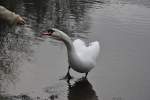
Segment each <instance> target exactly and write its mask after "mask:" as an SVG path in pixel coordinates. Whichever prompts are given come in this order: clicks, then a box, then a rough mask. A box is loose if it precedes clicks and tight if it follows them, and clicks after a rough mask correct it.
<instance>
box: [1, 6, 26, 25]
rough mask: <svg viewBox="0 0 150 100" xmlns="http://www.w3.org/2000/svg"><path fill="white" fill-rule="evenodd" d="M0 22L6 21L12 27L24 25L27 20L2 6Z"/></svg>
mask: <svg viewBox="0 0 150 100" xmlns="http://www.w3.org/2000/svg"><path fill="white" fill-rule="evenodd" d="M0 20H3V21H6V22H7V23H8V24H10V25H23V24H25V20H24V19H23V18H22V17H21V16H20V15H18V14H16V13H14V12H12V11H10V10H8V9H6V8H5V7H3V6H1V5H0Z"/></svg>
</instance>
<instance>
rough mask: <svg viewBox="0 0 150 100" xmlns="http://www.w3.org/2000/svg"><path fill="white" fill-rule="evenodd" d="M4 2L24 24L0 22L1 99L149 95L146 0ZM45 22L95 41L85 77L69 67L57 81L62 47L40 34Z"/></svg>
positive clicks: (141, 99) (143, 99)
mask: <svg viewBox="0 0 150 100" xmlns="http://www.w3.org/2000/svg"><path fill="white" fill-rule="evenodd" d="M8 1H9V0H5V1H0V4H2V5H4V6H5V7H7V8H9V9H11V10H13V11H15V12H17V13H19V14H21V15H22V16H25V17H26V18H25V19H26V21H27V23H26V25H25V26H21V27H17V28H16V29H10V28H8V27H6V28H3V27H2V26H3V23H1V27H0V29H1V30H0V31H1V36H0V49H1V51H0V54H1V56H0V65H1V66H0V91H1V94H0V99H2V100H20V99H21V100H55V99H56V100H149V99H150V95H149V93H150V77H149V76H150V74H149V73H150V67H149V65H150V62H149V60H150V53H149V51H150V45H149V43H150V34H149V32H150V28H149V27H150V1H149V0H103V1H100V0H11V1H9V2H8ZM49 27H56V28H59V29H61V30H63V31H64V32H66V33H67V34H68V35H69V36H71V37H72V39H76V38H81V39H83V40H84V41H86V42H90V41H94V40H98V41H99V42H100V44H101V52H100V56H99V59H98V61H97V66H96V67H95V68H94V69H93V70H92V71H91V72H90V73H89V75H88V80H85V79H82V76H84V75H83V74H79V73H77V72H74V71H73V70H71V75H72V76H74V79H73V80H70V82H67V81H65V80H60V79H61V78H62V77H63V76H64V75H65V74H66V72H67V68H68V63H67V52H66V48H65V46H64V44H63V43H60V42H57V41H55V40H52V39H49V38H46V37H41V36H40V33H41V32H43V31H44V30H46V29H48V28H49ZM8 32H9V33H8ZM2 33H3V34H2ZM6 33H8V34H6Z"/></svg>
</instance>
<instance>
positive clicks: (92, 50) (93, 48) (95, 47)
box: [87, 41, 100, 60]
mask: <svg viewBox="0 0 150 100" xmlns="http://www.w3.org/2000/svg"><path fill="white" fill-rule="evenodd" d="M99 52H100V44H99V42H98V41H95V42H92V43H90V44H89V46H88V47H87V53H88V55H89V56H90V57H91V58H92V59H94V60H96V58H97V57H98V56H99Z"/></svg>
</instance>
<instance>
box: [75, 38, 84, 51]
mask: <svg viewBox="0 0 150 100" xmlns="http://www.w3.org/2000/svg"><path fill="white" fill-rule="evenodd" d="M73 45H74V47H75V50H76V51H77V52H78V53H82V52H84V51H85V49H86V45H85V43H84V41H82V40H80V39H76V40H74V41H73Z"/></svg>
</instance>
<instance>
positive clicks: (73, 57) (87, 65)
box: [44, 28, 100, 75]
mask: <svg viewBox="0 0 150 100" xmlns="http://www.w3.org/2000/svg"><path fill="white" fill-rule="evenodd" d="M44 35H49V36H52V37H53V38H54V39H56V40H60V41H63V42H64V43H65V45H66V47H67V51H68V62H69V66H70V67H71V68H72V69H74V70H75V71H77V72H80V73H86V75H87V73H88V72H89V71H90V70H91V69H92V68H93V67H94V66H95V65H96V58H97V56H98V55H99V51H100V46H99V42H98V41H95V42H92V43H90V44H89V46H86V44H85V43H84V42H83V41H82V40H80V39H77V40H74V41H73V42H72V40H71V38H70V37H69V36H68V35H66V34H65V33H64V32H62V31H60V30H58V29H55V28H53V29H52V30H49V31H48V32H47V33H44ZM70 67H69V69H70ZM68 73H69V70H68Z"/></svg>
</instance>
